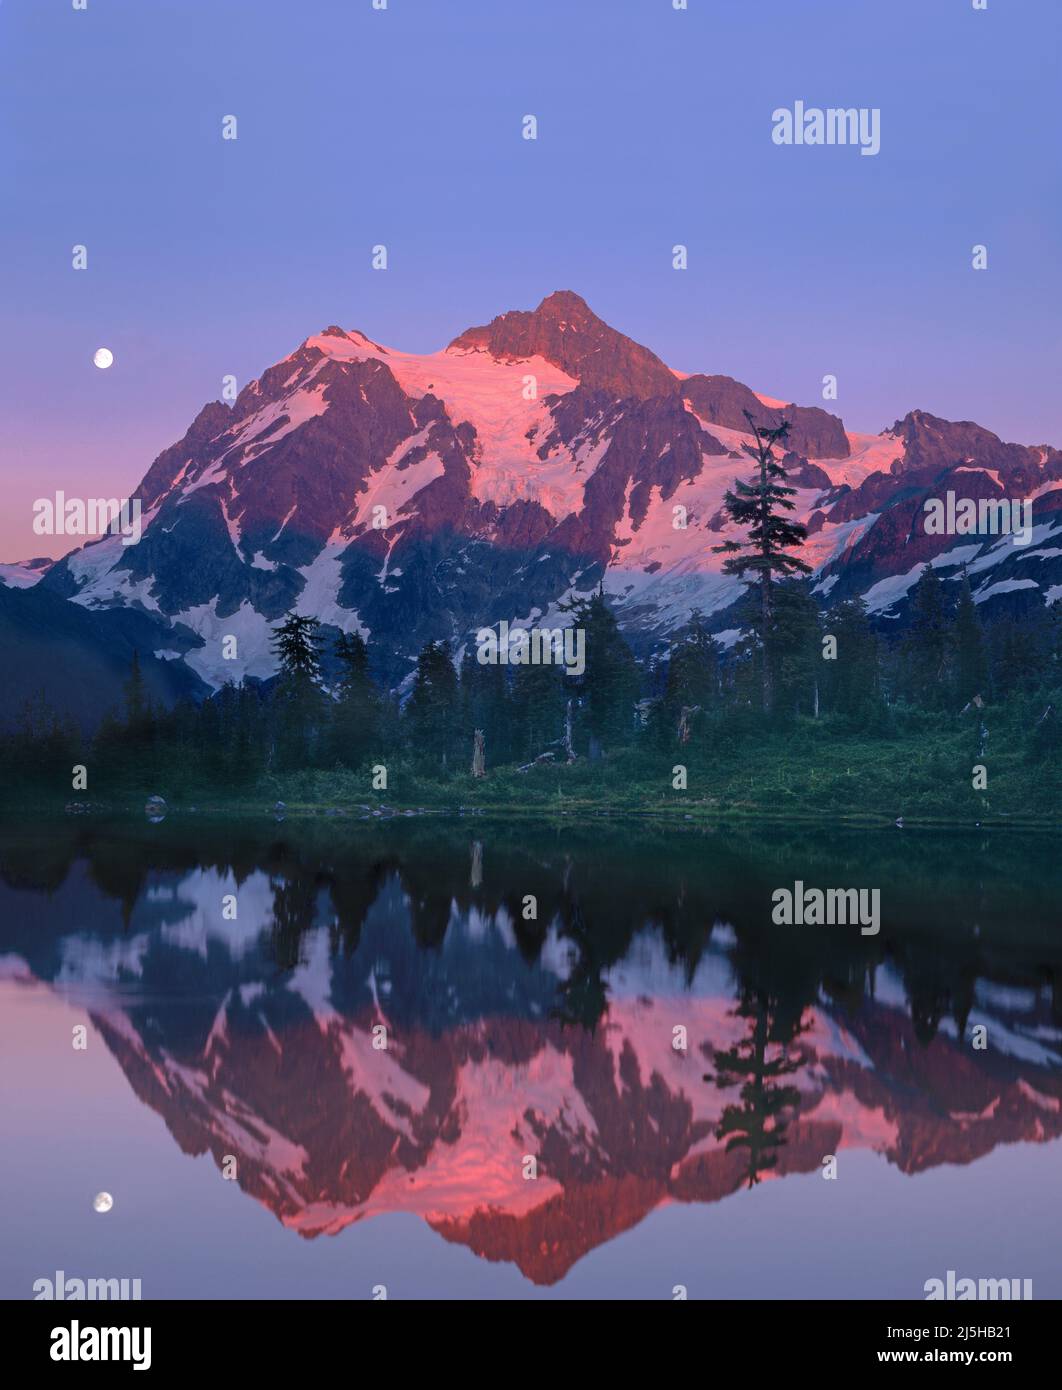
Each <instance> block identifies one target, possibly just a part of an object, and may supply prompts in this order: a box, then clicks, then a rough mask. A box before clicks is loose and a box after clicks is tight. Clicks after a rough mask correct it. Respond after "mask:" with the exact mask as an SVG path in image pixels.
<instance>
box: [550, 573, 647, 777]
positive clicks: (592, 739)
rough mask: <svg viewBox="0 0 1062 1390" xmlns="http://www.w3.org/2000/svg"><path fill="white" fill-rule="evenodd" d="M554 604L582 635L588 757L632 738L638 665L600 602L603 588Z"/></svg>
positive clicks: (613, 617) (603, 598) (582, 700)
mask: <svg viewBox="0 0 1062 1390" xmlns="http://www.w3.org/2000/svg"><path fill="white" fill-rule="evenodd" d="M560 607H561V609H562V610H563V611H564V612H566V613H571V614H572V623H573V626H574V627H576V628H581V629H582V630H583V634H584V641H585V644H586V669H585V670H584V672H583V674H582V677H581V679H580V691H581V703H582V706H583V709H584V711H585V723H586V729H587V734H588V738H589V746H590V754H591V756H592V757H593V756H596V755H597V754H598V753H599V752H601V751H602V750H604V749H608V748H613V747H616V746H618V745H620V744H623V743H626V742H628V741H629V740H630V739H631V737H632V736H633V733H634V702H635V700H636V699H637V698H638V691H639V687H640V684H641V682H640V678H639V674H638V663H637V662H636V661H635V659H634V655H633V653H632V652H631V649H630V647H628V646H627V643H626V642H625V641H624V638H623V634H622V633H621V632H620V630H619V624H618V623H617V622H616V619H615V616H614V614H613V612H612V610H611V608H609V606H608V603H607V602H606V600H605V594H604V589H603V587H601V586H599V587H598V591H597V593H596V594H594V595H593V596H592V597H591V598H589V599H586V598H576V599H573V600H572V601H571V602H570V603H566V604H565V603H562V604H561V605H560Z"/></svg>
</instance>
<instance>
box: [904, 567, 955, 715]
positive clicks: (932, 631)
mask: <svg viewBox="0 0 1062 1390" xmlns="http://www.w3.org/2000/svg"><path fill="white" fill-rule="evenodd" d="M910 611H911V626H910V630H909V631H908V633H907V636H906V638H905V639H904V641H903V644H902V647H901V656H902V660H903V688H904V693H905V694H906V695H907V697H908V699H910V700H911V701H913V703H914V704H916V705H921V706H922V708H923V709H940V708H941V707H942V706H943V705H944V703H945V701H946V699H947V694H948V686H947V682H948V672H949V667H950V663H951V654H952V646H953V640H952V629H951V623H950V620H949V617H948V607H947V602H946V600H945V596H944V585H943V583H942V582H941V579H940V576H939V575H938V574H937V572H936V570H935V569H934V568H933V566H932V565H926V566H925V567H924V569H923V570H922V573H921V574H920V575H919V577H918V583H917V584H916V585H915V586H914V588H913V589H912V591H911V610H910Z"/></svg>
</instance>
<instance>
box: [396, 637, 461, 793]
mask: <svg viewBox="0 0 1062 1390" xmlns="http://www.w3.org/2000/svg"><path fill="white" fill-rule="evenodd" d="M457 716H458V684H457V673H456V671H455V670H454V664H453V662H452V661H451V660H450V649H449V647H448V646H447V644H446V643H445V642H428V643H427V644H426V645H425V646H424V647H423V648H422V649H421V653H420V655H419V656H418V657H417V670H416V675H415V676H414V678H413V693H412V694H411V695H410V697H409V703H408V704H407V706H406V720H407V725H408V728H409V731H410V735H411V738H412V743H413V748H414V751H415V752H416V753H417V754H418V755H419V756H421V757H424V758H426V759H431V760H432V761H438V762H441V763H442V765H443V766H444V767H445V766H446V763H447V759H448V757H449V756H450V754H451V753H452V751H453V745H454V737H455V733H456V729H457Z"/></svg>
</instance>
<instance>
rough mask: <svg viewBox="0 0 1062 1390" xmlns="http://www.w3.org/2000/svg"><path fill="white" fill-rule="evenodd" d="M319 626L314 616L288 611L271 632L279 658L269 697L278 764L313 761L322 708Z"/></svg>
mask: <svg viewBox="0 0 1062 1390" xmlns="http://www.w3.org/2000/svg"><path fill="white" fill-rule="evenodd" d="M320 628H321V624H320V623H319V622H318V620H317V619H316V618H312V617H307V616H303V615H302V614H299V613H294V612H292V613H288V615H287V616H286V617H285V619H284V621H283V622H282V623H281V624H280V626H279V627H278V628H276V630H275V631H274V634H273V650H274V652H275V653H276V655H277V657H278V658H279V660H280V675H279V677H278V679H277V684H276V689H275V692H274V699H273V719H274V730H275V746H276V756H277V762H278V764H279V766H280V767H286V768H300V767H308V766H311V765H312V763H313V761H314V757H315V753H316V749H317V744H318V737H319V733H320V725H321V722H322V718H323V709H324V705H323V701H322V697H321V690H320V678H321V655H320V647H321V635H320Z"/></svg>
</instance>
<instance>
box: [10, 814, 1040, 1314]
mask: <svg viewBox="0 0 1062 1390" xmlns="http://www.w3.org/2000/svg"><path fill="white" fill-rule="evenodd" d="M826 839H827V837H825V836H823V835H822V834H821V833H816V832H815V831H808V832H799V831H794V830H792V829H791V828H782V829H780V828H778V827H774V826H763V827H757V828H753V829H749V830H743V831H741V832H738V831H734V830H729V831H712V832H705V831H701V830H694V829H689V830H686V829H676V828H674V827H671V828H669V829H667V830H661V829H659V828H652V827H651V826H649V825H647V824H639V825H636V826H628V827H625V828H623V827H617V826H615V825H613V824H611V823H609V822H606V821H604V820H602V821H600V822H594V823H591V824H590V825H586V824H583V825H580V826H578V827H577V826H575V825H574V824H573V825H561V826H560V827H559V828H554V827H538V828H536V827H528V826H518V827H513V826H505V825H502V824H495V823H493V822H482V821H480V819H479V818H477V819H476V820H475V821H460V822H453V821H450V822H444V821H442V820H437V819H432V820H430V821H412V822H404V823H398V822H394V823H388V824H383V825H381V824H378V823H364V822H360V823H357V824H344V823H335V822H331V823H322V822H317V821H310V822H306V823H288V824H284V825H281V826H275V825H272V824H269V823H268V822H266V821H262V822H260V823H248V824H235V825H232V824H228V825H218V824H215V823H209V822H208V823H204V824H196V823H195V821H194V819H193V820H188V819H185V820H184V821H183V822H182V821H181V820H179V819H173V820H171V821H167V822H165V823H163V824H160V825H150V826H149V825H146V824H145V825H140V824H119V823H112V824H105V825H100V826H94V825H92V824H85V823H79V824H72V823H68V822H64V823H61V824H58V825H49V826H47V827H44V826H33V825H32V824H30V825H29V826H20V827H18V828H12V827H7V828H6V830H5V833H4V836H3V849H2V854H0V909H2V911H0V921H2V924H3V925H2V927H0V974H2V975H3V976H4V977H6V980H7V981H8V985H9V987H10V985H11V982H15V984H17V983H19V982H26V981H31V980H32V981H37V982H41V983H42V984H43V985H45V986H46V987H48V988H50V989H51V990H53V991H55V992H56V993H58V994H60V995H61V996H62V997H63V999H64V1000H65V1001H66V1002H67V1003H73V1004H75V1005H76V1006H77V1007H78V1008H80V1009H81V1010H82V1011H83V1012H84V1014H85V1017H86V1021H90V1022H91V1024H92V1026H93V1027H94V1029H95V1031H96V1033H97V1034H98V1035H99V1036H100V1037H101V1038H102V1039H103V1040H104V1042H105V1043H106V1046H107V1048H108V1049H109V1050H110V1052H111V1053H112V1054H113V1056H114V1058H115V1059H116V1060H117V1062H118V1064H119V1065H120V1067H121V1069H122V1072H123V1073H124V1075H125V1078H126V1079H127V1081H128V1085H129V1087H130V1088H131V1089H132V1091H133V1092H135V1094H136V1096H137V1097H138V1098H139V1100H140V1101H141V1102H142V1103H143V1104H144V1105H146V1106H149V1107H150V1108H151V1109H152V1110H153V1111H155V1112H157V1114H158V1115H159V1116H160V1117H161V1118H162V1120H163V1121H164V1123H165V1125H166V1127H167V1129H168V1131H169V1133H170V1135H172V1138H173V1140H174V1142H175V1143H176V1144H177V1145H178V1146H179V1147H180V1149H181V1150H182V1151H183V1152H184V1153H185V1154H204V1153H209V1154H210V1155H212V1158H213V1162H214V1163H215V1164H216V1165H217V1167H218V1169H219V1170H220V1169H221V1166H222V1164H223V1162H224V1161H225V1158H226V1156H227V1155H232V1156H235V1158H236V1163H237V1174H238V1177H237V1181H238V1185H239V1187H240V1189H242V1191H243V1192H244V1193H245V1194H247V1195H248V1196H251V1197H253V1198H255V1199H257V1201H258V1202H260V1203H261V1204H262V1205H263V1206H264V1207H266V1208H268V1209H269V1210H270V1211H271V1212H272V1213H273V1214H274V1215H275V1216H276V1218H277V1219H278V1220H279V1221H280V1222H282V1223H283V1225H284V1226H285V1227H287V1228H289V1229H290V1230H291V1231H292V1232H297V1233H298V1234H299V1235H302V1236H304V1237H308V1238H312V1237H316V1236H319V1235H322V1234H335V1233H337V1232H340V1231H342V1230H343V1229H344V1228H346V1227H348V1226H350V1225H351V1223H354V1222H359V1221H363V1220H366V1219H368V1218H370V1217H373V1216H376V1215H378V1214H381V1213H396V1212H401V1213H410V1214H413V1215H414V1216H416V1217H417V1218H419V1219H420V1220H422V1221H423V1222H426V1223H427V1224H428V1226H430V1227H431V1228H432V1229H433V1230H434V1231H435V1232H437V1233H438V1234H439V1235H440V1236H442V1237H443V1238H445V1240H447V1241H449V1242H453V1243H455V1244H460V1245H463V1246H466V1247H468V1249H470V1250H471V1251H472V1252H474V1254H475V1255H477V1256H479V1257H482V1258H483V1259H486V1260H491V1261H507V1262H511V1263H513V1264H515V1265H516V1266H517V1267H518V1269H519V1270H520V1271H521V1272H522V1274H523V1275H524V1276H525V1278H526V1279H528V1280H530V1281H532V1282H533V1283H534V1284H538V1285H552V1284H555V1283H556V1282H557V1281H559V1280H561V1279H562V1278H564V1276H565V1275H566V1274H567V1273H568V1271H569V1270H571V1269H572V1267H573V1266H574V1265H576V1264H577V1262H579V1261H580V1260H581V1259H582V1258H583V1257H584V1256H585V1255H587V1254H588V1253H589V1252H591V1251H593V1250H595V1249H596V1248H598V1247H601V1246H603V1245H604V1244H605V1243H606V1242H608V1241H610V1240H612V1239H613V1238H614V1237H616V1236H617V1235H618V1234H619V1233H621V1232H623V1231H625V1230H628V1229H630V1228H633V1227H635V1226H636V1225H637V1224H638V1223H640V1222H642V1221H643V1220H644V1219H645V1218H646V1217H647V1216H648V1215H649V1214H650V1213H651V1212H653V1211H654V1210H655V1209H657V1208H660V1207H662V1206H663V1205H665V1204H677V1203H711V1202H720V1201H722V1200H723V1199H726V1198H729V1197H731V1195H732V1194H737V1193H739V1192H741V1191H742V1190H746V1189H748V1188H750V1187H755V1186H757V1185H758V1184H759V1183H760V1182H762V1181H763V1180H766V1179H770V1180H783V1179H785V1178H787V1177H788V1176H789V1175H797V1174H814V1173H818V1172H820V1171H821V1169H822V1165H823V1161H824V1158H825V1157H826V1156H827V1155H839V1154H842V1153H843V1152H844V1151H845V1150H858V1149H864V1150H872V1151H874V1152H875V1153H877V1154H879V1155H882V1156H883V1157H884V1159H885V1160H887V1162H888V1163H889V1164H890V1165H893V1166H894V1167H895V1168H896V1169H898V1170H899V1171H901V1172H902V1173H904V1174H907V1175H917V1174H921V1173H923V1172H925V1171H927V1170H931V1169H937V1168H939V1167H940V1166H941V1165H969V1164H973V1163H975V1162H976V1161H977V1160H979V1159H980V1158H982V1157H983V1156H984V1155H987V1154H988V1153H989V1152H990V1151H992V1150H993V1149H995V1148H996V1147H997V1146H1000V1145H1016V1144H1023V1145H1033V1144H1044V1143H1047V1142H1049V1141H1052V1140H1055V1139H1057V1138H1058V1137H1059V1135H1060V1134H1062V1068H1060V1062H1062V1009H1060V1000H1059V966H1060V962H1062V936H1060V935H1059V933H1058V931H1057V928H1056V925H1055V924H1056V920H1057V919H1056V914H1055V906H1054V905H1055V903H1056V902H1057V901H1058V899H1059V890H1060V888H1062V883H1060V879H1062V868H1060V863H1062V857H1060V856H1059V855H1058V853H1057V847H1056V845H1055V843H1054V840H1053V839H1052V838H1049V837H1047V836H1044V837H1035V836H1029V835H1025V836H1024V837H1018V836H1017V835H1012V834H1010V833H1003V832H993V833H992V834H980V833H979V834H977V835H973V836H971V835H950V836H946V835H943V834H937V833H929V832H923V833H914V832H908V831H904V832H901V831H898V830H897V831H893V832H889V833H879V832H866V831H860V832H831V834H830V836H829V837H828V843H824V841H826ZM798 879H799V880H802V881H803V882H805V883H807V884H817V885H822V886H835V885H836V886H852V885H856V886H865V887H877V888H880V889H881V912H882V926H881V932H880V934H879V935H878V936H876V937H864V936H862V935H861V933H860V931H859V928H858V926H852V927H836V926H835V927H821V928H820V927H814V926H802V927H792V926H790V927H780V926H775V925H773V924H772V921H771V893H772V891H773V890H774V889H775V888H777V887H779V886H788V885H792V884H793V883H794V881H796V880H798ZM529 898H533V899H534V906H535V917H534V919H533V920H531V919H529V910H530V909H529V907H528V900H529ZM233 900H234V901H235V905H236V906H235V912H236V915H235V918H233V917H232V906H231V904H232V901H233ZM979 1024H983V1025H985V1026H986V1028H987V1034H986V1038H987V1046H986V1047H985V1048H984V1049H978V1048H976V1047H975V1046H974V1045H973V1041H972V1039H973V1036H974V1030H975V1028H976V1027H977V1025H979ZM530 1158H533V1159H534V1160H535V1162H536V1164H537V1176H536V1177H535V1178H534V1179H533V1180H531V1179H529V1178H528V1177H527V1176H525V1175H526V1173H527V1171H528V1160H529V1159H530ZM898 1238H899V1236H898ZM946 1264H947V1252H945V1253H944V1255H942V1258H941V1267H942V1268H943V1267H944V1266H945V1265H946ZM936 1272H938V1271H936V1270H935V1269H927V1270H926V1275H927V1276H928V1275H930V1274H933V1273H936ZM981 1272H982V1273H984V1272H989V1273H993V1272H998V1273H1001V1274H1002V1273H1010V1272H1014V1273H1017V1274H1019V1275H1020V1274H1022V1273H1023V1271H1022V1270H1017V1271H1008V1270H999V1271H994V1270H988V1269H987V1267H986V1270H984V1271H981ZM1042 1292H1043V1293H1044V1294H1046V1293H1047V1290H1046V1289H1045V1290H1043V1291H1042ZM853 1295H854V1296H861V1295H860V1293H859V1291H853ZM912 1296H918V1293H917V1290H916V1291H915V1292H914V1293H913V1294H912Z"/></svg>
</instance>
